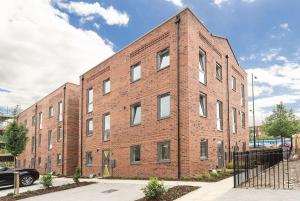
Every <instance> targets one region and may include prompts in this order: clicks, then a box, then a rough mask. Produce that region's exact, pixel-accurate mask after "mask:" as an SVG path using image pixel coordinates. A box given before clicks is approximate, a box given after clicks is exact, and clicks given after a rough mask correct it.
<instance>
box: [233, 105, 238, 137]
mask: <svg viewBox="0 0 300 201" xmlns="http://www.w3.org/2000/svg"><path fill="white" fill-rule="evenodd" d="M236 132H237V110H236V108H235V107H233V108H232V133H236Z"/></svg>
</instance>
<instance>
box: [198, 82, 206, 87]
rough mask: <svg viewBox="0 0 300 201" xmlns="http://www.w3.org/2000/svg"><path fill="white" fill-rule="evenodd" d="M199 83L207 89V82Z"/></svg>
mask: <svg viewBox="0 0 300 201" xmlns="http://www.w3.org/2000/svg"><path fill="white" fill-rule="evenodd" d="M199 83H200V84H202V85H203V86H206V87H207V82H205V83H203V82H201V81H199Z"/></svg>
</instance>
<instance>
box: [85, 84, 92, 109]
mask: <svg viewBox="0 0 300 201" xmlns="http://www.w3.org/2000/svg"><path fill="white" fill-rule="evenodd" d="M86 109H87V113H90V112H93V110H94V89H93V88H89V89H88V90H87V108H86Z"/></svg>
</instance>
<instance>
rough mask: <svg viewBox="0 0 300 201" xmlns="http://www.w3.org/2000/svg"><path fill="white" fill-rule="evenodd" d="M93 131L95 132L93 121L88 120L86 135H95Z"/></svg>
mask: <svg viewBox="0 0 300 201" xmlns="http://www.w3.org/2000/svg"><path fill="white" fill-rule="evenodd" d="M93 130H94V127H93V119H88V120H87V121H86V134H87V136H91V135H93Z"/></svg>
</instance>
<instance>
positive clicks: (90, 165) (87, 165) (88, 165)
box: [85, 164, 93, 167]
mask: <svg viewBox="0 0 300 201" xmlns="http://www.w3.org/2000/svg"><path fill="white" fill-rule="evenodd" d="M85 166H86V167H92V166H93V164H86V165H85Z"/></svg>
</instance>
